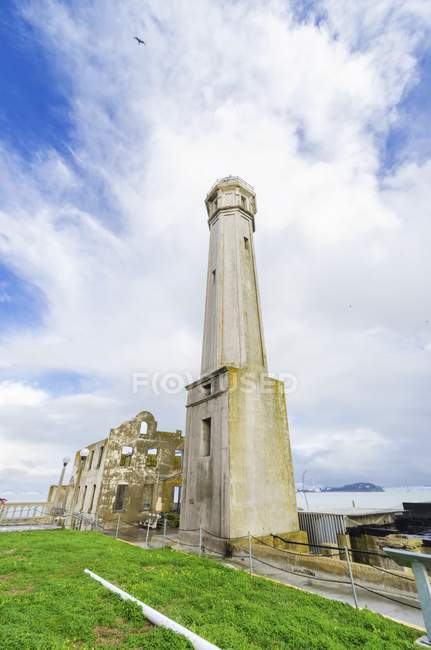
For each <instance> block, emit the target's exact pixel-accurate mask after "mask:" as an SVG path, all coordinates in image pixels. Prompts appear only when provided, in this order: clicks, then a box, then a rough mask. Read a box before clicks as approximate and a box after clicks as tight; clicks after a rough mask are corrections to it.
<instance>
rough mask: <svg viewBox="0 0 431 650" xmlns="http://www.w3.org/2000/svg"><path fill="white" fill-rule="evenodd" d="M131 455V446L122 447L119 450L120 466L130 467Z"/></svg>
mask: <svg viewBox="0 0 431 650" xmlns="http://www.w3.org/2000/svg"><path fill="white" fill-rule="evenodd" d="M132 456H133V447H123V449H122V451H121V458H120V467H130V464H131V462H132Z"/></svg>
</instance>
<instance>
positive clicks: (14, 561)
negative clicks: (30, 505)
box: [0, 530, 418, 650]
mask: <svg viewBox="0 0 431 650" xmlns="http://www.w3.org/2000/svg"><path fill="white" fill-rule="evenodd" d="M85 567H88V568H89V569H91V570H93V571H94V572H95V573H98V574H99V575H101V576H103V577H104V578H106V579H107V580H109V581H111V582H114V583H115V584H117V585H118V586H119V587H122V588H123V589H125V590H126V591H128V592H129V593H131V594H133V595H134V596H137V597H138V598H140V599H141V600H143V601H144V602H145V603H147V604H148V605H151V606H152V607H155V608H156V609H159V610H160V611H162V612H163V613H164V614H166V615H168V616H170V617H171V618H173V619H174V620H175V621H178V622H179V623H182V624H183V625H185V626H186V627H189V628H190V629H192V630H193V631H195V632H197V633H198V634H200V635H201V636H203V637H204V638H206V639H208V640H209V641H212V642H213V643H215V644H216V645H219V646H220V647H221V648H223V649H224V650H227V649H228V648H234V649H240V648H241V649H244V650H253V649H257V648H272V649H275V648H289V649H291V650H341V649H343V650H344V649H350V648H361V649H363V650H365V649H366V650H377V649H382V650H383V649H384V650H387V649H390V650H397V649H398V648H400V649H401V648H411V649H412V648H414V644H413V642H414V640H415V639H416V638H417V637H418V633H417V632H415V631H414V630H411V629H409V628H407V627H404V626H402V625H398V624H396V623H393V622H392V621H388V620H386V619H384V618H382V617H380V616H378V615H376V614H373V613H371V612H368V611H359V612H357V611H355V610H354V609H353V608H351V607H349V606H348V605H344V604H342V603H338V602H333V601H329V600H326V599H324V598H321V597H319V596H315V595H313V594H307V593H303V592H300V591H298V590H296V589H291V588H289V587H285V586H283V585H279V584H277V583H273V582H271V581H268V580H265V579H263V578H256V577H251V576H249V575H247V574H246V573H243V572H241V571H234V570H232V569H229V568H226V567H223V566H221V565H220V564H218V563H217V562H215V561H213V560H210V559H207V558H202V559H201V558H198V557H192V556H190V555H186V554H183V553H177V552H175V551H172V550H170V549H162V550H154V551H146V550H143V549H141V548H137V547H134V546H131V545H129V544H125V543H123V542H120V541H116V540H113V539H111V538H109V537H105V536H103V535H101V534H98V533H78V532H72V531H66V530H64V531H47V532H28V533H24V532H23V533H2V534H0V648H1V650H10V649H12V648H13V649H17V650H18V649H19V650H26V649H30V648H31V649H33V648H38V649H41V650H42V649H43V650H45V649H47V648H62V649H63V648H64V649H66V648H99V647H103V646H105V647H109V646H111V647H116V648H151V649H152V650H157V649H158V648H163V649H165V648H166V650H168V649H169V650H175V649H176V648H189V647H191V646H189V644H188V642H186V641H185V639H183V638H182V637H180V636H177V635H175V634H173V633H171V632H169V631H168V630H163V629H161V628H156V627H153V626H151V625H149V624H148V622H147V621H146V620H145V618H144V617H143V616H142V614H141V612H140V610H139V609H138V608H137V607H135V606H130V604H128V603H124V602H123V601H121V600H120V599H119V598H118V597H117V596H115V595H114V594H111V593H110V592H108V591H107V590H106V589H105V588H104V587H102V586H101V585H99V584H98V583H96V582H95V581H94V580H92V579H91V578H90V577H89V576H87V575H85V574H84V573H83V569H84V568H85Z"/></svg>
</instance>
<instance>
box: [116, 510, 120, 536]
mask: <svg viewBox="0 0 431 650" xmlns="http://www.w3.org/2000/svg"><path fill="white" fill-rule="evenodd" d="M120 517H121V515H120V514H118V520H117V530H116V532H115V538H117V537H118V533H119V530H120Z"/></svg>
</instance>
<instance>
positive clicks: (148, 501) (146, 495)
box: [142, 483, 154, 510]
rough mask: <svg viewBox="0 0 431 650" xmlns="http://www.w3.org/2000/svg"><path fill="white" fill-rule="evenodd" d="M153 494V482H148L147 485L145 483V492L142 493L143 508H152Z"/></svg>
mask: <svg viewBox="0 0 431 650" xmlns="http://www.w3.org/2000/svg"><path fill="white" fill-rule="evenodd" d="M153 494H154V485H153V483H147V484H146V485H144V489H143V494H142V510H151V509H152V507H153Z"/></svg>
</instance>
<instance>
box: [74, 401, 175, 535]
mask: <svg viewBox="0 0 431 650" xmlns="http://www.w3.org/2000/svg"><path fill="white" fill-rule="evenodd" d="M87 451H88V453H87ZM183 451H184V438H183V437H182V433H181V431H180V430H177V431H175V432H170V431H158V430H157V422H156V420H155V418H154V416H153V414H152V413H150V412H149V411H142V412H141V413H138V415H137V416H136V417H135V418H133V419H131V420H128V421H127V422H124V423H123V424H121V425H120V426H118V427H114V428H113V429H111V431H110V433H109V436H108V438H105V439H104V440H100V441H98V442H96V443H93V444H91V445H88V446H87V448H86V450H85V456H84V457H83V456H82V450H81V451H78V452H77V453H76V455H75V462H74V468H73V476H72V479H71V482H70V485H69V486H68V495H67V504H66V512H67V513H68V514H71V513H73V512H75V513H76V512H83V513H84V514H86V515H88V516H90V517H92V518H94V517H95V516H97V517H98V521H99V522H100V523H101V524H102V525H103V526H104V527H106V528H114V527H115V525H116V522H117V520H118V515H119V514H120V516H121V521H122V522H123V524H127V523H128V524H131V525H135V524H136V523H138V522H140V521H143V520H145V518H146V517H147V516H148V513H150V512H170V511H172V510H174V509H175V507H176V505H175V503H174V489H175V488H178V490H180V489H181V483H182V457H183Z"/></svg>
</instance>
